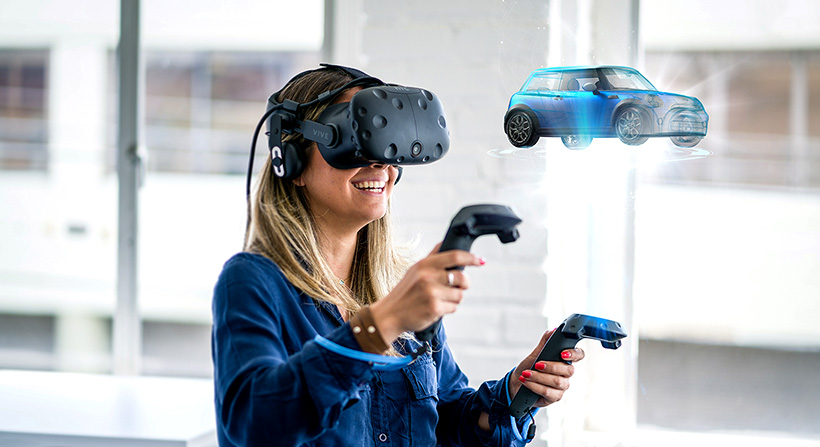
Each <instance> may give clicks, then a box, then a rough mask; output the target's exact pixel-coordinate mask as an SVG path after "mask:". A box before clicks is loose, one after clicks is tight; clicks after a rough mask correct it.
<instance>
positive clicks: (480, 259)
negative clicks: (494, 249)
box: [478, 258, 487, 265]
mask: <svg viewBox="0 0 820 447" xmlns="http://www.w3.org/2000/svg"><path fill="white" fill-rule="evenodd" d="M478 263H479V264H480V265H484V264H486V263H487V261H485V260H484V258H478Z"/></svg>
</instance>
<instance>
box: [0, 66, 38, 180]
mask: <svg viewBox="0 0 820 447" xmlns="http://www.w3.org/2000/svg"><path fill="white" fill-rule="evenodd" d="M47 66H48V51H46V50H0V169H5V170H44V169H46V167H47V166H48V148H47V145H48V126H47V124H48V123H47V120H46V117H47V115H48V107H47V104H48V102H47V98H48V88H47V85H46V78H47V74H48V73H47Z"/></svg>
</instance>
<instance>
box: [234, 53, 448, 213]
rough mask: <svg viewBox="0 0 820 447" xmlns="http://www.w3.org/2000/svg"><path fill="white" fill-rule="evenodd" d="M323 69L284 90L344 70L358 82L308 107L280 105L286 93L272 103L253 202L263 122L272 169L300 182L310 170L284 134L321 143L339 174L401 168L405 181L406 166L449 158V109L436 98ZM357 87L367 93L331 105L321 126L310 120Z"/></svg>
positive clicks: (324, 95)
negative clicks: (311, 112)
mask: <svg viewBox="0 0 820 447" xmlns="http://www.w3.org/2000/svg"><path fill="white" fill-rule="evenodd" d="M320 65H322V68H318V69H315V70H308V71H304V72H302V73H299V74H298V75H296V76H294V77H293V78H292V79H291V80H290V81H288V83H287V84H285V86H284V87H282V90H284V89H285V88H287V86H288V85H290V84H291V83H293V82H294V81H295V80H297V79H299V78H300V77H302V76H304V75H306V74H308V73H311V72H313V71H316V70H338V71H341V72H344V73H346V74H348V75H349V76H351V77H352V78H353V80H352V81H350V82H348V83H347V84H345V85H343V86H342V87H340V88H337V89H335V90H331V91H327V92H324V93H322V94H320V95H319V96H318V97H317V98H316V99H314V100H312V101H310V102H307V103H303V104H300V103H297V102H295V101H291V100H288V99H286V100H284V101H282V102H279V94H280V93H281V92H282V90H279V91H278V92H276V93H274V94H272V95H271V96H270V98H268V109H267V112H265V114H264V115H263V117H262V119H261V120H260V121H259V124H258V125H257V127H256V131H255V132H254V136H253V142H252V144H251V158H250V163H249V165H248V178H247V184H246V192H247V194H248V196H249V197H250V183H251V174H252V171H253V159H254V152H255V148H256V141H257V138H258V136H259V131H260V129H261V126H262V123H263V122H265V123H267V129H268V132H267V135H268V148H269V150H270V152H271V163H272V166H271V168H272V170H273V173H274V174H275V175H276V176H277V177H281V178H283V179H292V178H296V177H298V176H299V175H300V174H301V173H302V171H303V170H304V169H305V166H306V165H307V160H305V158H304V157H305V153H304V151H303V150H299V148H298V147H297V146H296V145H295V144H293V143H291V142H283V141H282V136H283V134H295V133H298V134H301V135H302V136H303V137H304V138H305V139H307V140H309V141H314V142H316V145H317V147H318V148H319V152H320V153H321V154H322V157H323V158H324V159H325V161H327V163H328V164H329V165H331V166H333V167H334V168H337V169H351V168H358V167H364V166H370V165H372V164H374V163H376V164H387V165H393V166H397V167H398V168H399V176H400V175H401V167H402V166H407V165H414V164H427V163H432V162H434V161H436V160H438V159H440V158H441V157H443V156H444V155H445V154H446V153H447V150H448V149H449V147H450V136H449V131H448V129H447V122H446V121H445V119H444V108H443V107H442V105H441V102H439V100H438V98H437V97H436V96H435V95H434V94H433V93H432V92H430V91H428V90H424V89H421V88H416V87H404V86H401V85H395V84H386V83H384V82H382V81H381V80H379V79H377V78H374V77H371V76H368V75H367V74H365V73H364V72H362V71H359V70H356V69H353V68H348V67H342V66H339V65H330V64H320ZM352 87H362V90H360V91H358V92H356V93H355V94H354V95H353V97H352V98H351V100H350V102H345V103H339V104H332V105H330V106H329V107H327V109H325V111H324V112H322V114H321V115H319V118H318V119H317V120H316V121H309V120H305V119H304V113H305V110H306V109H307V108H309V107H311V106H314V105H316V104H319V103H322V102H325V101H333V100H334V98H336V96H338V95H339V94H340V93H342V92H343V91H345V90H347V89H349V88H352Z"/></svg>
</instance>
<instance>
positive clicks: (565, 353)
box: [561, 351, 572, 359]
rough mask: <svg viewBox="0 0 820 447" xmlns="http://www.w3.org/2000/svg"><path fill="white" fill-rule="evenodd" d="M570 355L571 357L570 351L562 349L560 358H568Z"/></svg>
mask: <svg viewBox="0 0 820 447" xmlns="http://www.w3.org/2000/svg"><path fill="white" fill-rule="evenodd" d="M570 357H572V353H571V352H569V351H563V352H561V358H562V359H568V358H570Z"/></svg>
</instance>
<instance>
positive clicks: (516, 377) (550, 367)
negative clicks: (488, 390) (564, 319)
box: [509, 329, 584, 407]
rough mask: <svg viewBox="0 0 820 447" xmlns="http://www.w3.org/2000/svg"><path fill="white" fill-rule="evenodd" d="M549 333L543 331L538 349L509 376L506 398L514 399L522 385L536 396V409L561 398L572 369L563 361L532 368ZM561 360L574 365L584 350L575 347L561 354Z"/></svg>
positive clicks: (543, 362) (541, 363) (567, 384)
mask: <svg viewBox="0 0 820 447" xmlns="http://www.w3.org/2000/svg"><path fill="white" fill-rule="evenodd" d="M553 331H555V329H553V330H552V331H547V332H545V333H544V335H542V336H541V341H540V342H539V343H538V346H536V347H535V349H534V350H533V351H532V353H530V355H528V356H527V358H525V359H524V361H523V362H521V363H520V364H519V365H518V367H517V368H515V371H513V373H512V374H510V383H509V390H510V399H512V398H513V397H514V396H515V393H517V392H518V389H519V388H520V387H521V386H522V385H523V386H525V387H527V388H529V389H530V390H531V391H533V392H535V394H537V395H539V396H540V397H539V399H538V401H536V403H535V406H536V407H546V406H547V405H550V404H553V403H555V402H558V401H559V400H561V397H563V396H564V391H566V390H567V389H568V388H569V378H570V377H572V374H573V373H574V372H575V367H574V366H573V365H567V364H566V363H564V362H546V361H539V362H538V363H536V364H535V365H533V362H535V360H536V359H537V358H538V353H540V352H541V349H542V348H543V347H544V344H546V343H547V340H548V339H549V337H550V335H552V333H553ZM561 358H562V359H563V360H565V361H569V362H577V361H578V360H581V359H583V358H584V351H583V350H582V349H579V348H574V349H566V350H564V351H562V352H561ZM530 367H532V369H530Z"/></svg>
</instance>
